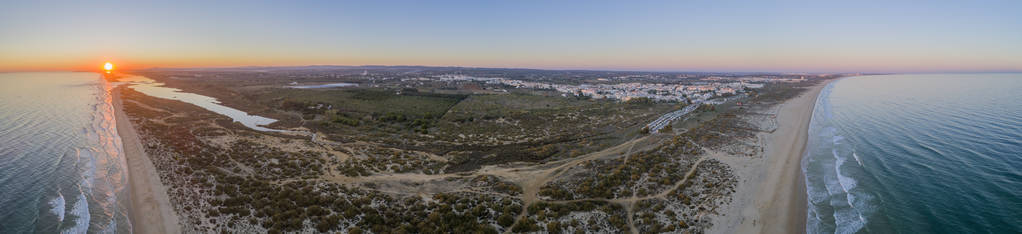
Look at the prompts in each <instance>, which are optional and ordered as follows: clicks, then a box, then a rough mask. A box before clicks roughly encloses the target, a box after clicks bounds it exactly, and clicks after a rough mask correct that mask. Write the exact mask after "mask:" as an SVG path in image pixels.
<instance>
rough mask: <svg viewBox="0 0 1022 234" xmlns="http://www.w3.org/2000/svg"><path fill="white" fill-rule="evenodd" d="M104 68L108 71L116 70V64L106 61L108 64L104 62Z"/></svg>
mask: <svg viewBox="0 0 1022 234" xmlns="http://www.w3.org/2000/svg"><path fill="white" fill-rule="evenodd" d="M103 70H106V72H107V73H110V71H113V70H114V64H113V63H110V62H106V64H103Z"/></svg>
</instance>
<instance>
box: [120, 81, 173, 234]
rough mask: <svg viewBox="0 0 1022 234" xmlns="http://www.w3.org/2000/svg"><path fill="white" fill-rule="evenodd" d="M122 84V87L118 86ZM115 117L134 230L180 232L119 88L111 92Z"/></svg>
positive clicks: (167, 197)
mask: <svg viewBox="0 0 1022 234" xmlns="http://www.w3.org/2000/svg"><path fill="white" fill-rule="evenodd" d="M121 88H123V87H121ZM112 95H113V102H114V103H113V104H114V111H115V112H116V118H117V134H119V135H120V136H121V142H122V145H123V147H124V155H125V158H126V161H127V163H128V182H129V183H130V184H129V186H128V187H129V190H130V191H129V193H130V196H131V208H130V209H129V210H128V214H129V217H130V219H131V223H132V229H133V230H132V231H133V232H134V233H181V230H180V225H179V223H178V217H177V214H176V213H175V212H174V209H173V207H172V206H171V205H170V197H169V196H167V190H166V188H165V187H164V186H163V183H162V182H160V176H159V174H157V172H156V166H154V165H153V163H152V161H151V160H149V157H148V156H147V155H146V154H145V150H144V149H143V148H142V143H141V139H139V137H138V133H137V132H135V128H134V127H133V126H132V124H131V121H130V120H129V119H128V115H127V114H125V113H124V107H123V105H122V103H121V95H120V88H115V89H114V90H113V92H112Z"/></svg>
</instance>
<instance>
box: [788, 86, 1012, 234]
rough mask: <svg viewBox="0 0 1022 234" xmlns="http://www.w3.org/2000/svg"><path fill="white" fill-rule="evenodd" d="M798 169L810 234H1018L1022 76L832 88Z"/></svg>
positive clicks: (813, 124) (826, 91) (821, 99)
mask: <svg viewBox="0 0 1022 234" xmlns="http://www.w3.org/2000/svg"><path fill="white" fill-rule="evenodd" d="M802 170H803V172H804V174H805V179H806V190H807V193H808V198H809V199H808V200H809V210H808V218H807V227H806V228H807V230H808V232H809V233H1022V74H913V75H881V76H860V77H849V78H844V79H841V80H839V81H835V82H832V83H831V84H829V85H828V86H827V87H825V88H824V89H823V91H822V92H821V94H820V96H819V97H818V99H817V102H816V108H815V110H814V111H813V118H812V122H811V124H810V129H809V139H808V145H807V148H806V154H805V155H804V157H803V160H802Z"/></svg>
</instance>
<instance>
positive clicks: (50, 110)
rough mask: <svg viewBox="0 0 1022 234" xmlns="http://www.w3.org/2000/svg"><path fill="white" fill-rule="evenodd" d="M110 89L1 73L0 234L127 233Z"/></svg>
mask: <svg viewBox="0 0 1022 234" xmlns="http://www.w3.org/2000/svg"><path fill="white" fill-rule="evenodd" d="M110 89H111V84H109V82H106V81H104V80H103V79H102V78H101V75H100V74H97V73H89V72H56V73H0V193H2V195H0V233H57V232H60V233H84V232H89V233H113V232H118V233H130V232H131V222H130V221H129V220H128V216H127V208H128V204H130V203H129V201H128V192H127V189H126V188H127V185H128V181H127V179H128V177H127V176H128V175H127V170H126V162H125V159H124V154H123V153H122V148H121V139H120V136H118V135H117V130H116V122H115V121H116V120H115V118H114V110H113V106H112V97H111V96H110Z"/></svg>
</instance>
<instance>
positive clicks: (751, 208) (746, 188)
mask: <svg viewBox="0 0 1022 234" xmlns="http://www.w3.org/2000/svg"><path fill="white" fill-rule="evenodd" d="M831 81H832V80H828V81H825V82H822V83H820V84H817V85H815V86H813V87H812V88H810V90H808V91H806V92H805V93H803V94H802V95H800V96H798V97H796V98H794V99H791V100H788V101H787V102H785V103H783V104H782V105H781V106H780V107H779V108H778V109H777V110H776V111H777V113H776V114H777V130H776V131H774V132H771V133H766V134H763V135H762V136H760V137H761V139H763V141H762V142H763V147H764V152H763V157H759V158H752V159H746V158H734V157H732V158H726V159H722V161H724V162H725V163H727V164H729V165H730V166H731V167H732V168H733V169H734V170H735V172H736V174H738V175H739V177H740V182H739V188H738V190H737V191H736V193H735V196H734V200H732V203H731V204H729V205H728V206H727V207H726V208H724V209H723V214H724V216H721V217H718V218H717V219H715V222H714V223H715V224H714V227H713V228H712V229H711V230H710V233H805V226H806V212H807V210H806V209H807V205H806V191H805V185H804V184H805V179H804V178H803V177H802V168H801V161H802V155H803V154H804V153H805V147H806V141H807V139H808V134H809V133H808V130H809V121H810V120H811V119H812V114H813V108H814V107H815V104H816V99H817V97H818V96H819V94H820V91H821V90H822V89H823V87H824V86H826V85H827V84H828V83H830V82H831Z"/></svg>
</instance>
